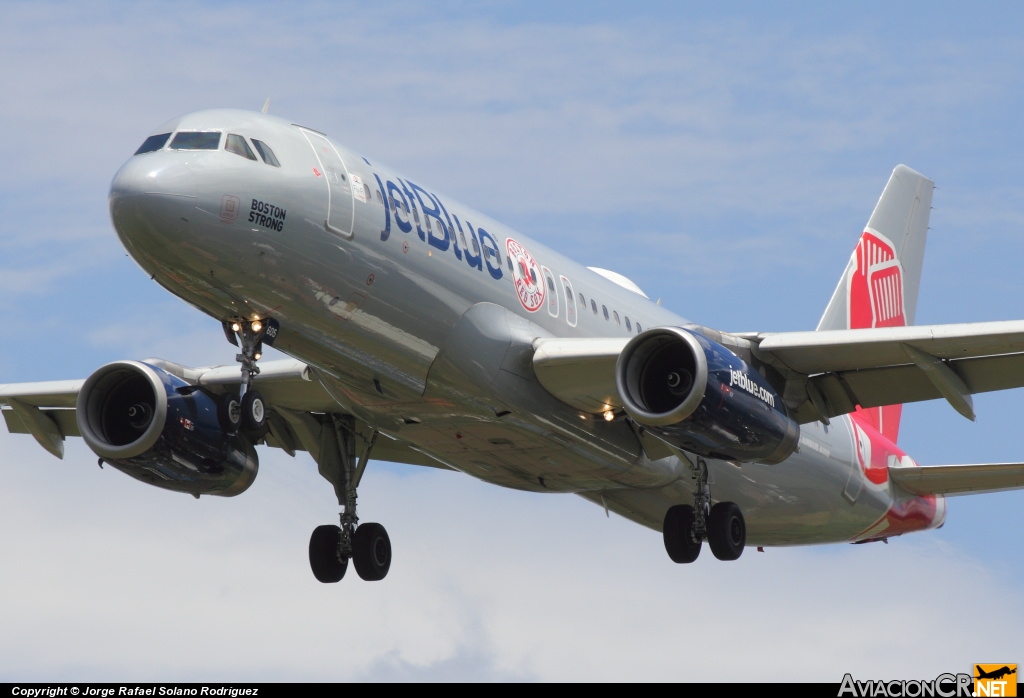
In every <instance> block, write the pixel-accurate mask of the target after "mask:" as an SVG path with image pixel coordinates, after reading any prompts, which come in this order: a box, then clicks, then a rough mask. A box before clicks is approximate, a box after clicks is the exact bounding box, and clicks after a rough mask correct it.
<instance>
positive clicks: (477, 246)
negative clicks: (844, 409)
mask: <svg viewBox="0 0 1024 698" xmlns="http://www.w3.org/2000/svg"><path fill="white" fill-rule="evenodd" d="M473 254H475V255H476V256H477V257H479V256H480V243H479V242H477V241H476V236H474V237H473Z"/></svg>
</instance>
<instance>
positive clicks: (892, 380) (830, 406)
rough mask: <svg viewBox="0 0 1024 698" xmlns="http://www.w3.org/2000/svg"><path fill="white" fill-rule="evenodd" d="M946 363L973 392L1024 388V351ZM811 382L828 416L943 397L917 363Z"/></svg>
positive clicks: (844, 373)
mask: <svg viewBox="0 0 1024 698" xmlns="http://www.w3.org/2000/svg"><path fill="white" fill-rule="evenodd" d="M947 365H948V366H949V367H950V368H951V369H952V370H953V371H954V372H955V373H956V374H957V375H958V376H959V377H960V378H961V379H962V380H963V382H964V385H965V386H966V387H967V389H968V390H969V391H970V392H971V393H972V394H973V393H987V392H991V391H994V390H1007V389H1010V388H1021V387H1024V354H1009V355H1004V356H986V357H981V358H973V359H960V360H955V361H950V362H948V364H947ZM809 383H810V384H811V385H812V386H813V387H814V388H816V389H817V390H818V391H819V392H820V394H821V395H822V396H823V397H824V398H825V407H826V409H825V412H826V413H825V414H824V415H823V416H825V417H835V416H836V415H840V414H846V413H848V412H852V411H853V410H854V408H855V407H856V406H857V405H860V406H861V407H865V408H867V407H878V406H881V405H896V404H903V403H907V402H920V401H922V400H937V399H939V398H942V397H943V394H942V392H941V391H940V390H939V389H938V387H937V386H936V385H935V383H933V382H932V381H931V380H930V379H929V378H928V376H927V375H926V374H925V372H924V371H922V370H921V369H919V368H918V367H917V366H916V365H914V364H905V365H903V366H886V367H883V368H872V369H862V370H859V371H841V372H836V373H824V374H821V375H817V376H813V377H812V378H811V379H810V380H809ZM816 418H817V417H816V416H811V417H810V418H809V419H802V420H801V421H804V422H806V421H813V420H814V419H816Z"/></svg>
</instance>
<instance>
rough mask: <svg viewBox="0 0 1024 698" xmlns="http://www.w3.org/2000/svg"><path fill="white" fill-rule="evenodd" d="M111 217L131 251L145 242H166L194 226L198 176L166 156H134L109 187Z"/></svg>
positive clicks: (115, 176) (160, 154)
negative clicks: (192, 222)
mask: <svg viewBox="0 0 1024 698" xmlns="http://www.w3.org/2000/svg"><path fill="white" fill-rule="evenodd" d="M109 203H110V217H111V220H112V221H113V223H114V228H115V229H116V230H117V234H118V236H119V237H120V238H121V240H122V242H124V244H125V246H126V247H128V248H129V249H131V248H133V247H136V246H138V245H140V244H143V243H144V242H145V241H146V240H152V241H154V242H157V241H160V242H167V241H168V238H170V237H172V236H175V235H178V234H181V233H185V232H187V231H188V230H189V228H190V227H191V220H192V217H193V213H194V211H195V206H196V177H195V174H194V173H193V172H192V170H191V168H189V166H188V165H187V164H185V163H182V162H180V161H175V160H174V159H170V158H167V157H166V154H164V153H152V154H146V155H141V156H135V157H133V158H132V159H130V160H129V161H128V162H126V163H125V164H124V165H123V166H122V167H121V169H120V170H118V172H117V174H116V175H114V181H113V182H111V184H110V196H109Z"/></svg>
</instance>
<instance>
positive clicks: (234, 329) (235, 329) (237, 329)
mask: <svg viewBox="0 0 1024 698" xmlns="http://www.w3.org/2000/svg"><path fill="white" fill-rule="evenodd" d="M231 331H232V332H241V331H242V326H241V325H239V324H238V323H237V322H232V323H231Z"/></svg>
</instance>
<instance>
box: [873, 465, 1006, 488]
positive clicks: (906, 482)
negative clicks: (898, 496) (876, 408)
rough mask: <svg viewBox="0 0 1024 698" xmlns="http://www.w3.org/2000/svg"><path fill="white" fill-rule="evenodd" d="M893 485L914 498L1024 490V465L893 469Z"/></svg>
mask: <svg viewBox="0 0 1024 698" xmlns="http://www.w3.org/2000/svg"><path fill="white" fill-rule="evenodd" d="M889 477H890V479H891V480H892V482H893V484H895V485H897V486H898V487H900V488H902V489H903V490H906V491H907V492H909V493H910V494H916V495H926V494H943V495H958V494H980V493H982V492H1000V491H1004V490H1016V489H1022V488H1024V463H987V464H979V465H927V466H921V467H890V468H889Z"/></svg>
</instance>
